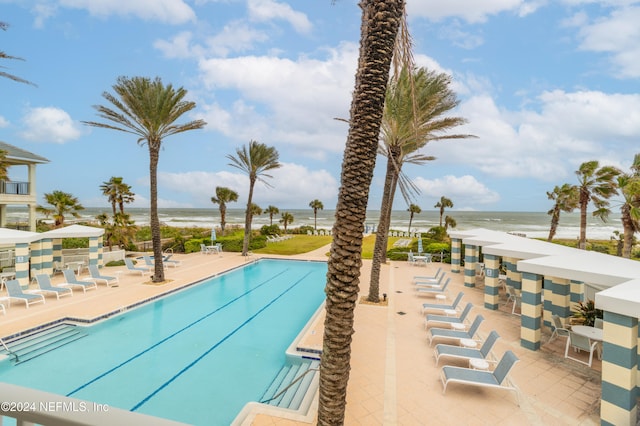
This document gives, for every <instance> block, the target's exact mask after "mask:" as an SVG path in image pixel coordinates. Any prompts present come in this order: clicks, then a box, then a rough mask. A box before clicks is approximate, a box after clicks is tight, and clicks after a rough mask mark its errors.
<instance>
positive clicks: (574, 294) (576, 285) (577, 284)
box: [569, 280, 584, 308]
mask: <svg viewBox="0 0 640 426" xmlns="http://www.w3.org/2000/svg"><path fill="white" fill-rule="evenodd" d="M570 299H571V306H570V307H569V308H571V307H572V306H573V305H574V304H575V303H578V302H584V283H583V282H582V281H574V280H571V296H570Z"/></svg>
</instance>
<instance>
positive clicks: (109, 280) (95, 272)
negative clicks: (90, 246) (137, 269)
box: [89, 265, 120, 287]
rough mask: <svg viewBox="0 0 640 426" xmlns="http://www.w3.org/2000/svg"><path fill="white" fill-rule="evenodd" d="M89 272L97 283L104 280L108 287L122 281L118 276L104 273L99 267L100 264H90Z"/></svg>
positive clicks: (115, 285)
mask: <svg viewBox="0 0 640 426" xmlns="http://www.w3.org/2000/svg"><path fill="white" fill-rule="evenodd" d="M89 274H91V280H93V281H94V282H96V283H99V282H102V283H104V284H106V285H107V287H117V286H118V283H119V281H120V280H119V279H118V277H110V276H108V275H102V274H101V273H100V270H99V269H98V265H89Z"/></svg>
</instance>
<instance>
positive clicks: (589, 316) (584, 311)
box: [573, 300, 603, 327]
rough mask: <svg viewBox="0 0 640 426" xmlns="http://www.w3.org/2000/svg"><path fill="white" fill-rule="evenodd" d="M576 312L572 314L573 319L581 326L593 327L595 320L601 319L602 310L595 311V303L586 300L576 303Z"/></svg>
mask: <svg viewBox="0 0 640 426" xmlns="http://www.w3.org/2000/svg"><path fill="white" fill-rule="evenodd" d="M576 307H577V308H578V310H577V311H575V312H574V313H573V317H574V318H576V319H578V320H580V321H582V320H584V322H583V324H584V325H588V326H589V327H593V325H594V324H595V322H596V318H602V316H603V312H602V309H596V303H595V302H594V301H593V300H587V301H586V302H578V303H577V306H576Z"/></svg>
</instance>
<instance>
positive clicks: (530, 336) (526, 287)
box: [520, 272, 542, 351]
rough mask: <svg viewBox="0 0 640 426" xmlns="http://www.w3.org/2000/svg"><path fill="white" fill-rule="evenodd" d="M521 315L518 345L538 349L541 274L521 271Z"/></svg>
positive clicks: (540, 317)
mask: <svg viewBox="0 0 640 426" xmlns="http://www.w3.org/2000/svg"><path fill="white" fill-rule="evenodd" d="M521 312H522V316H521V317H520V320H521V323H520V324H521V325H520V345H521V346H522V347H524V348H527V349H531V350H534V351H537V350H538V349H540V338H541V335H542V333H541V320H542V276H540V275H537V274H531V273H529V272H524V273H522V311H521Z"/></svg>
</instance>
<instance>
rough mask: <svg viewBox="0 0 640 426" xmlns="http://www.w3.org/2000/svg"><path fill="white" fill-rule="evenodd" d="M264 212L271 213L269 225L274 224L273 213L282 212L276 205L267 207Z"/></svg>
mask: <svg viewBox="0 0 640 426" xmlns="http://www.w3.org/2000/svg"><path fill="white" fill-rule="evenodd" d="M264 212H265V213H266V214H268V215H269V226H272V225H273V215H274V214H278V213H280V210H278V208H277V207H276V206H269V207H267V208H266V209H265V210H264Z"/></svg>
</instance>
